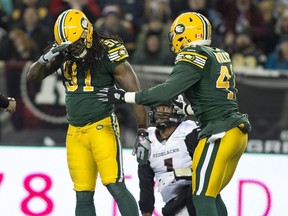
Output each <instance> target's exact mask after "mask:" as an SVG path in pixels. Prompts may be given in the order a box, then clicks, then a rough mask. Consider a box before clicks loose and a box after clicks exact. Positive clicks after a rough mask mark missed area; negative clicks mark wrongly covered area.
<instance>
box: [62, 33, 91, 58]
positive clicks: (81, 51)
mask: <svg viewBox="0 0 288 216" xmlns="http://www.w3.org/2000/svg"><path fill="white" fill-rule="evenodd" d="M67 51H68V52H69V53H70V54H71V55H72V56H73V57H75V58H76V59H82V58H84V57H85V56H86V54H87V49H86V45H85V41H84V39H83V38H80V39H79V40H78V41H76V42H75V43H73V44H71V45H69V46H68V48H67Z"/></svg>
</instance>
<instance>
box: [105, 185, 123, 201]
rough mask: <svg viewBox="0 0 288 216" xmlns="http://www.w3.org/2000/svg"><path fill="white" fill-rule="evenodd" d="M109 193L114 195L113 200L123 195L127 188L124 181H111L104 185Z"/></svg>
mask: <svg viewBox="0 0 288 216" xmlns="http://www.w3.org/2000/svg"><path fill="white" fill-rule="evenodd" d="M106 187H107V189H108V191H109V193H110V194H111V195H112V196H113V197H114V199H115V200H117V199H119V198H120V197H121V196H123V195H125V194H126V193H125V192H126V191H127V188H126V185H125V183H124V182H118V183H111V184H108V185H106Z"/></svg>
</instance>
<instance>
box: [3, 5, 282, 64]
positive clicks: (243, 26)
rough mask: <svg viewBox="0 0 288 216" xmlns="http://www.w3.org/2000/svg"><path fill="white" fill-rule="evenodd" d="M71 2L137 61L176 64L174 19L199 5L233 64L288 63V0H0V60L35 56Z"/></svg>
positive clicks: (218, 44)
mask: <svg viewBox="0 0 288 216" xmlns="http://www.w3.org/2000/svg"><path fill="white" fill-rule="evenodd" d="M69 8H74V9H80V10H82V11H83V12H84V13H85V14H86V15H87V17H88V18H89V20H90V21H91V22H92V23H93V25H94V28H95V29H96V30H97V31H99V32H103V33H109V34H117V35H119V36H120V37H121V38H122V39H123V41H124V43H125V46H126V48H127V49H128V51H129V54H130V60H129V61H130V63H132V64H138V65H166V66H167V65H168V66H169V65H173V60H174V56H173V54H172V53H171V52H170V51H169V44H168V41H167V33H168V31H169V28H170V24H171V22H172V21H173V20H174V19H175V18H176V17H177V16H178V15H179V14H180V13H182V12H187V11H195V12H199V13H202V14H203V15H205V16H206V17H207V18H208V19H209V20H210V22H211V24H212V26H213V33H212V37H213V42H212V45H215V46H217V47H219V48H224V49H225V50H227V51H228V52H229V53H230V54H231V58H232V61H233V64H234V66H239V67H242V66H243V67H249V68H256V67H262V68H264V69H288V0H186V1H184V0H183V1H179V0H141V1H137V0H0V60H1V61H2V62H5V63H6V64H8V65H9V62H10V64H11V61H12V62H13V64H14V62H15V61H18V62H19V61H20V62H21V61H27V60H36V59H37V58H38V57H39V55H40V54H41V53H42V52H43V50H44V49H45V47H46V46H47V45H48V42H53V24H54V22H55V20H56V19H57V16H58V15H59V14H60V13H61V12H63V11H64V10H66V9H69ZM0 66H3V64H0Z"/></svg>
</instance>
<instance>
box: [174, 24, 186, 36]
mask: <svg viewBox="0 0 288 216" xmlns="http://www.w3.org/2000/svg"><path fill="white" fill-rule="evenodd" d="M184 31H185V26H184V25H183V24H178V25H176V26H175V33H176V34H182V33H183V32H184Z"/></svg>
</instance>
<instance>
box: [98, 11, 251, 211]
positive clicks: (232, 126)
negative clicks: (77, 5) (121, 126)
mask: <svg viewBox="0 0 288 216" xmlns="http://www.w3.org/2000/svg"><path fill="white" fill-rule="evenodd" d="M168 39H169V42H170V44H171V50H172V51H173V52H174V53H176V54H177V56H176V59H175V66H174V68H173V71H172V72H171V74H170V76H169V77H168V79H167V80H166V81H164V82H163V83H161V84H159V85H157V86H155V87H152V88H149V89H144V90H142V91H137V92H125V91H123V90H121V89H113V88H110V89H102V90H101V91H100V92H99V93H98V95H99V97H102V101H103V102H109V103H124V102H126V103H136V104H142V105H146V106H157V105H159V104H161V103H163V102H165V101H169V100H172V99H173V98H176V96H177V95H179V94H184V96H185V97H186V99H187V100H188V102H189V103H190V105H188V106H186V105H185V106H184V103H182V105H181V104H180V105H181V106H182V107H183V108H184V111H185V112H186V113H188V114H189V113H191V114H192V113H194V114H195V117H196V118H197V121H198V122H199V124H200V127H201V132H200V134H199V139H200V140H199V144H198V146H197V148H196V150H195V153H194V156H193V158H194V159H193V163H192V169H193V174H192V191H193V202H194V205H195V207H196V214H197V216H217V215H221V216H225V215H227V209H226V207H225V204H224V202H223V201H222V199H221V196H220V192H221V190H222V189H223V188H224V187H225V186H226V185H227V184H228V183H229V181H230V180H231V178H232V176H233V174H234V172H235V170H236V167H237V164H238V161H239V159H240V157H241V155H242V154H243V152H244V150H245V148H246V146H247V142H248V132H249V131H250V130H251V126H250V123H249V120H248V117H247V115H246V114H242V113H240V111H239V108H238V102H237V99H236V93H237V89H236V88H235V74H234V73H233V68H232V64H231V60H230V57H229V54H228V53H227V52H225V51H224V50H222V49H218V48H215V47H210V46H209V45H210V43H211V24H210V22H209V21H208V19H207V18H206V17H204V16H203V15H202V14H199V13H194V12H187V13H183V14H181V15H179V16H178V17H177V18H176V19H175V20H174V22H173V23H172V25H171V28H170V32H169V34H168ZM116 95H117V97H115V96H116Z"/></svg>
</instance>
